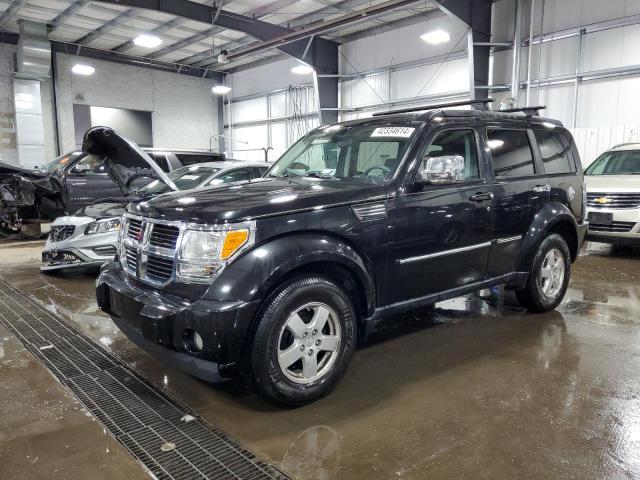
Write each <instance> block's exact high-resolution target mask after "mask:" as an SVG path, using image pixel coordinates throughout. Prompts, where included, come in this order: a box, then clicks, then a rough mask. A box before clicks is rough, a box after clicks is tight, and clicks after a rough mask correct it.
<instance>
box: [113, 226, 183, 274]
mask: <svg viewBox="0 0 640 480" xmlns="http://www.w3.org/2000/svg"><path fill="white" fill-rule="evenodd" d="M125 225H126V227H125V229H126V235H124V236H123V238H122V239H121V242H122V244H123V245H124V252H123V254H124V255H123V257H122V258H121V263H122V266H123V268H124V269H125V270H126V271H127V272H128V273H129V275H133V276H135V277H136V278H139V279H140V280H143V281H146V282H148V283H151V284H154V285H166V284H167V283H169V282H170V281H171V280H172V279H173V278H174V270H175V265H174V264H175V254H176V249H177V245H178V241H179V239H180V234H181V228H180V225H181V224H178V223H174V222H162V221H159V220H156V219H152V218H144V219H143V218H140V217H130V216H127V217H126V220H125Z"/></svg>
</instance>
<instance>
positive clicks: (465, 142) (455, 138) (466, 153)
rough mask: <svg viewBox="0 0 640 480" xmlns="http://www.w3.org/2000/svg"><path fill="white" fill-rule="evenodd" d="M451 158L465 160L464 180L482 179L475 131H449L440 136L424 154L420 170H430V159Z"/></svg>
mask: <svg viewBox="0 0 640 480" xmlns="http://www.w3.org/2000/svg"><path fill="white" fill-rule="evenodd" d="M449 156H460V157H462V158H463V160H464V170H463V175H462V179H463V180H471V179H474V178H480V173H479V170H478V146H477V143H476V136H475V133H474V131H473V130H447V131H444V132H442V133H440V134H438V136H436V138H434V140H433V141H432V142H431V145H429V148H427V150H426V151H425V152H424V155H423V156H422V161H421V164H420V169H421V170H426V169H427V168H428V166H427V160H428V159H431V158H437V157H449Z"/></svg>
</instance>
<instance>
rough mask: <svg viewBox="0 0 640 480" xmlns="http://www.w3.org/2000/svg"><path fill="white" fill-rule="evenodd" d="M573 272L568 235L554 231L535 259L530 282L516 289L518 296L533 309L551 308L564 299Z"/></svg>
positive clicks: (539, 249) (519, 299)
mask: <svg viewBox="0 0 640 480" xmlns="http://www.w3.org/2000/svg"><path fill="white" fill-rule="evenodd" d="M570 276H571V254H570V252H569V247H568V246H567V242H566V241H565V240H564V238H562V237H561V236H560V235H558V234H555V233H553V234H551V235H549V236H548V237H546V238H545V239H544V240H543V241H542V242H541V243H540V246H539V247H538V250H537V251H536V253H535V255H534V256H533V258H532V259H531V264H530V268H529V277H528V278H527V283H526V285H525V287H524V288H523V289H522V290H517V291H516V297H517V298H518V301H519V302H520V304H521V305H522V306H523V307H525V308H526V309H527V310H529V311H531V312H536V313H543V312H548V311H550V310H553V309H554V308H556V307H557V306H558V305H560V302H562V299H563V298H564V295H565V293H566V292H567V287H568V285H569V278H570Z"/></svg>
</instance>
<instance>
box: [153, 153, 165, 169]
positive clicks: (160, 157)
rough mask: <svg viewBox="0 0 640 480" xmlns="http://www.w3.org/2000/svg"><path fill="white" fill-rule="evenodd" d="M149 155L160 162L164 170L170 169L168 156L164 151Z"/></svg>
mask: <svg viewBox="0 0 640 480" xmlns="http://www.w3.org/2000/svg"><path fill="white" fill-rule="evenodd" d="M149 156H150V157H151V159H152V160H153V161H154V162H156V163H157V164H158V166H159V167H160V168H161V169H162V171H163V172H168V171H169V162H167V156H166V155H165V154H164V153H149Z"/></svg>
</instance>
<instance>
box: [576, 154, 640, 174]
mask: <svg viewBox="0 0 640 480" xmlns="http://www.w3.org/2000/svg"><path fill="white" fill-rule="evenodd" d="M584 173H585V175H640V150H618V151H616V152H605V153H603V154H602V155H600V156H599V157H598V158H597V159H596V160H595V161H594V162H593V163H592V164H591V165H589V168H587V169H586V170H585V172H584Z"/></svg>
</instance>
